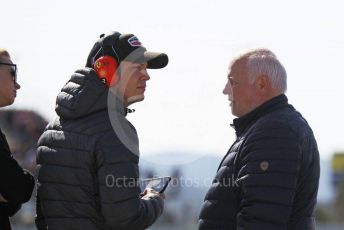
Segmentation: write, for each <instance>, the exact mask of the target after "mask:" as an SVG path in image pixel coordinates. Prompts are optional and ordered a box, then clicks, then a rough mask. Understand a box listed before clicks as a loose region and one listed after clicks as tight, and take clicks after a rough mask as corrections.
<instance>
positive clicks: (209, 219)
mask: <svg viewBox="0 0 344 230" xmlns="http://www.w3.org/2000/svg"><path fill="white" fill-rule="evenodd" d="M234 127H235V130H236V134H237V139H236V141H235V142H234V144H233V145H232V146H231V148H230V149H229V151H228V153H227V154H226V156H225V157H224V158H223V160H222V162H221V164H220V166H219V168H218V171H217V174H216V176H215V179H214V181H213V183H212V185H211V187H210V189H209V191H208V193H207V195H206V197H205V201H204V204H203V207H202V210H201V213H200V221H199V229H200V230H205V229H207V230H210V229H214V230H215V229H216V230H221V229H223V230H224V229H226V230H230V229H238V230H239V229H241V230H270V229H271V230H279V229H281V230H282V229H283V230H285V229H293V230H296V229H297V230H309V229H315V219H314V209H315V205H316V197H317V191H318V183H319V173H320V168H319V153H318V149H317V144H316V141H315V139H314V135H313V132H312V130H311V128H310V127H309V126H308V124H307V122H306V120H305V119H304V118H303V117H302V116H301V114H300V113H298V112H297V111H296V110H295V109H294V108H293V107H292V106H291V105H288V100H287V97H286V96H285V95H280V96H277V97H275V98H273V99H272V100H270V101H268V102H266V103H264V104H263V105H262V106H260V107H258V108H257V109H255V110H254V111H252V112H250V113H249V114H247V115H245V116H243V117H241V118H238V119H235V120H234Z"/></svg>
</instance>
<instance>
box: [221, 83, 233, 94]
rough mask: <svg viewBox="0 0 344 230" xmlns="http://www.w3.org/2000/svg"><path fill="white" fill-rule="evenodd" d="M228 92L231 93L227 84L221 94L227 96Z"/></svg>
mask: <svg viewBox="0 0 344 230" xmlns="http://www.w3.org/2000/svg"><path fill="white" fill-rule="evenodd" d="M230 92H231V86H230V84H229V82H227V83H226V85H225V88H224V89H223V91H222V93H223V94H224V95H229V94H230Z"/></svg>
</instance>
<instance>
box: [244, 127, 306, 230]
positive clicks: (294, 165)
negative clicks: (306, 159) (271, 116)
mask: <svg viewBox="0 0 344 230" xmlns="http://www.w3.org/2000/svg"><path fill="white" fill-rule="evenodd" d="M245 143H246V144H244V146H243V149H242V156H240V159H241V163H240V169H239V172H238V184H239V187H240V189H241V199H240V204H239V212H238V214H237V229H240V230H243V229H245V230H249V229H265V230H269V229H273V230H278V229H286V227H287V221H288V220H289V218H290V215H291V210H292V204H293V199H294V196H295V190H296V185H297V175H298V171H299V162H300V155H301V148H300V144H299V141H298V138H297V137H296V135H295V134H294V133H293V132H292V131H291V130H290V129H288V127H287V126H286V125H278V126H273V127H272V126H270V127H261V128H258V129H257V130H255V131H254V132H252V135H251V136H248V138H247V140H246V141H245Z"/></svg>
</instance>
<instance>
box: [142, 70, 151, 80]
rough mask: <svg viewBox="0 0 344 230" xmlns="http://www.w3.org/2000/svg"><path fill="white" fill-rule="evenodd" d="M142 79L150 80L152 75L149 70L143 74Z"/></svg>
mask: <svg viewBox="0 0 344 230" xmlns="http://www.w3.org/2000/svg"><path fill="white" fill-rule="evenodd" d="M142 76H143V77H142V80H145V81H149V79H150V76H149V74H148V72H147V71H145V72H144V73H143V74H142Z"/></svg>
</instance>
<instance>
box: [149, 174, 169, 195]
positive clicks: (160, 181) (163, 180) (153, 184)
mask: <svg viewBox="0 0 344 230" xmlns="http://www.w3.org/2000/svg"><path fill="white" fill-rule="evenodd" d="M170 181H171V177H169V176H166V177H157V178H148V179H144V180H143V184H144V186H145V187H144V188H145V189H146V188H152V189H154V190H155V191H157V192H159V193H163V192H164V191H165V189H166V188H167V185H168V183H170Z"/></svg>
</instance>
